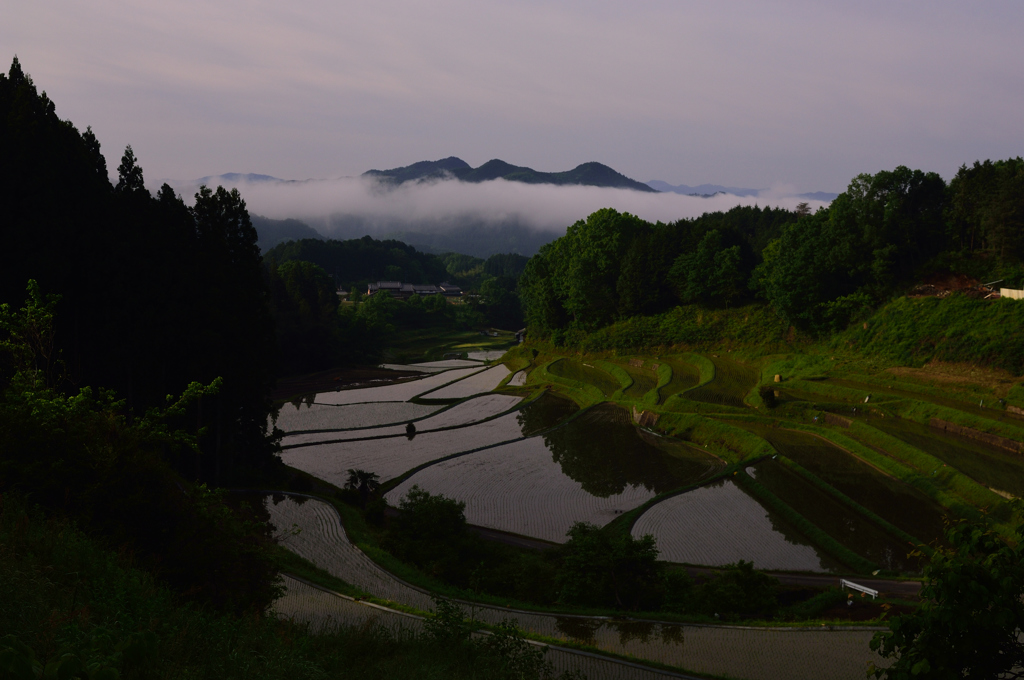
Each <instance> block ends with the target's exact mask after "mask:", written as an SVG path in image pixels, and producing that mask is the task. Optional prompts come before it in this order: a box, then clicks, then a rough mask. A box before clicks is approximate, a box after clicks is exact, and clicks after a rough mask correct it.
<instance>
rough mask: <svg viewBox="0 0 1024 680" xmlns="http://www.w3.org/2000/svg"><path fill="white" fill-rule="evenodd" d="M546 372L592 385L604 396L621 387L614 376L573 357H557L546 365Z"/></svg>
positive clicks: (610, 394)
mask: <svg viewBox="0 0 1024 680" xmlns="http://www.w3.org/2000/svg"><path fill="white" fill-rule="evenodd" d="M548 372H550V373H551V374H553V375H557V376H558V377H560V378H568V379H569V380H576V381H578V382H581V383H588V384H590V385H593V386H594V387H596V388H597V389H599V390H601V392H602V393H603V394H604V395H605V396H606V397H610V396H612V395H613V394H615V393H616V392H617V391H618V390H619V388H620V387H621V385H620V384H619V381H618V380H616V379H615V376H612V375H609V374H608V373H605V372H604V371H602V370H601V369H599V368H594V367H593V366H588V365H586V364H584V363H582V362H579V361H576V360H574V359H559V360H558V361H556V362H554V363H552V364H551V365H550V366H548Z"/></svg>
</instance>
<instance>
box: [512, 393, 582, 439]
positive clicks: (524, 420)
mask: <svg viewBox="0 0 1024 680" xmlns="http://www.w3.org/2000/svg"><path fill="white" fill-rule="evenodd" d="M579 410H580V409H579V407H578V406H577V405H576V402H574V401H571V400H569V399H562V398H561V397H556V396H554V395H552V394H550V393H545V394H542V395H541V396H540V397H539V398H538V399H537V400H536V401H533V402H531V403H529V404H527V405H526V406H524V407H523V408H521V409H520V410H519V413H518V414H517V415H516V420H518V421H519V426H520V427H521V428H522V431H523V436H524V437H529V436H531V435H535V434H537V433H538V432H542V431H544V430H547V429H549V428H552V427H554V426H555V425H557V424H558V423H560V422H562V421H563V420H565V419H566V418H568V417H569V416H571V415H572V414H573V413H576V411H579Z"/></svg>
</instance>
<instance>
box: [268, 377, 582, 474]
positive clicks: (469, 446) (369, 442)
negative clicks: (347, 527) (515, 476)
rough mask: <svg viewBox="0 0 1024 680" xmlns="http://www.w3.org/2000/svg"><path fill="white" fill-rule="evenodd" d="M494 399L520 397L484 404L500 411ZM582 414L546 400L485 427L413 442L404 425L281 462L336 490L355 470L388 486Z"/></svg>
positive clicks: (291, 453) (303, 450) (309, 448)
mask: <svg viewBox="0 0 1024 680" xmlns="http://www.w3.org/2000/svg"><path fill="white" fill-rule="evenodd" d="M492 397H502V398H503V399H513V398H514V397H507V396H505V395H486V398H487V401H485V402H482V404H484V405H486V404H488V403H489V404H490V405H491V406H490V408H491V409H492V410H493V408H494V405H495V404H496V403H497V404H498V405H499V406H500V400H494V399H491V398H492ZM476 401H477V400H476V399H472V400H469V401H468V402H466V403H465V404H466V405H465V408H467V409H471V408H478V405H476V404H474V402H476ZM459 406H462V404H460V405H459ZM576 409H577V407H576V404H574V403H573V402H571V401H568V400H566V399H559V398H557V397H552V396H549V395H543V396H541V397H540V398H538V399H536V400H535V401H533V402H531V403H529V404H526V405H525V406H523V408H521V409H519V410H518V411H514V412H512V413H508V414H506V415H503V416H499V417H497V418H494V419H492V420H488V421H486V422H482V423H476V424H472V425H467V426H464V427H456V428H454V429H450V430H442V431H440V432H423V433H416V434H415V435H413V436H412V437H411V438H410V437H408V436H407V435H406V434H405V429H404V426H403V427H402V429H401V430H400V432H401V433H402V434H401V435H399V436H387V437H382V438H377V439H361V440H351V441H350V440H342V441H336V442H323V441H322V440H319V439H317V440H316V441H317V442H318V443H313V444H311V445H298V446H294V447H293V448H286V449H284V451H282V452H281V460H282V461H283V462H284V463H285V464H286V465H290V466H292V467H294V468H297V469H299V470H302V471H304V472H308V473H310V474H311V475H313V476H315V477H318V478H320V479H322V480H324V481H325V482H329V483H331V484H334V485H335V486H344V484H345V480H346V479H348V470H349V468H352V469H358V470H367V471H369V472H375V473H377V474H378V475H380V478H381V480H382V481H386V480H388V479H393V478H395V477H397V476H399V475H401V474H402V473H404V472H406V471H408V470H411V469H412V468H414V467H418V466H420V465H423V464H424V463H429V462H431V461H433V460H438V459H439V458H444V457H446V456H450V455H453V454H456V453H460V452H462V451H472V450H475V449H479V448H482V447H485V446H493V445H494V444H499V443H503V442H509V441H514V440H516V439H521V438H523V437H527V436H530V435H533V434H536V433H537V432H539V431H541V430H545V429H547V428H549V427H552V426H554V425H556V424H557V423H558V422H559V421H561V420H562V419H563V418H565V417H567V416H569V415H571V414H572V413H573V412H575V410H576ZM450 410H451V409H450ZM439 415H441V414H439ZM375 431H376V430H373V429H370V430H363V431H362V432H364V436H370V437H372V436H373V434H374V432H375ZM385 431H387V430H385ZM328 434H329V433H328ZM314 436H315V437H322V436H323V435H314ZM294 440H295V438H292V441H294Z"/></svg>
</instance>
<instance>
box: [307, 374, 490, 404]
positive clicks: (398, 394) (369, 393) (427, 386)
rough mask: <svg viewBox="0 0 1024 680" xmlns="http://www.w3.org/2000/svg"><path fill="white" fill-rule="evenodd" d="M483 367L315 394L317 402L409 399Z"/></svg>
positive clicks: (345, 402) (358, 402) (341, 402)
mask: <svg viewBox="0 0 1024 680" xmlns="http://www.w3.org/2000/svg"><path fill="white" fill-rule="evenodd" d="M481 370H483V367H482V366H480V367H472V368H453V369H450V370H446V371H442V372H440V373H434V374H432V375H427V376H426V377H423V378H420V379H419V380H410V381H409V382H403V383H397V384H394V385H381V386H380V387H364V388H362V389H356V390H339V391H337V392H321V393H320V394H317V395H316V402H315V403H317V404H334V405H340V404H363V403H366V402H375V401H409V400H410V399H412V398H413V397H415V396H416V395H418V394H423V393H424V392H429V391H430V390H433V389H436V388H438V387H441V386H442V385H447V384H448V383H450V382H454V381H456V380H461V379H462V378H465V377H466V376H470V375H473V374H474V373H477V372H478V371H481Z"/></svg>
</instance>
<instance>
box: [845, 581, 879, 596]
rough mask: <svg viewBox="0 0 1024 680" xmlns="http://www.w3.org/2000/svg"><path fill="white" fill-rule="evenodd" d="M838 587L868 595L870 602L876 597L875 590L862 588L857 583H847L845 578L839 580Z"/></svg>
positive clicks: (876, 592)
mask: <svg viewBox="0 0 1024 680" xmlns="http://www.w3.org/2000/svg"><path fill="white" fill-rule="evenodd" d="M839 587H840V588H850V589H851V590H859V591H860V592H862V593H866V594H868V595H870V596H871V599H872V600H873V599H875V598H876V597H878V591H877V590H873V589H871V588H868V587H867V586H862V585H860V584H859V583H854V582H853V581H847V580H846V579H845V578H844V579H840V580H839Z"/></svg>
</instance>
